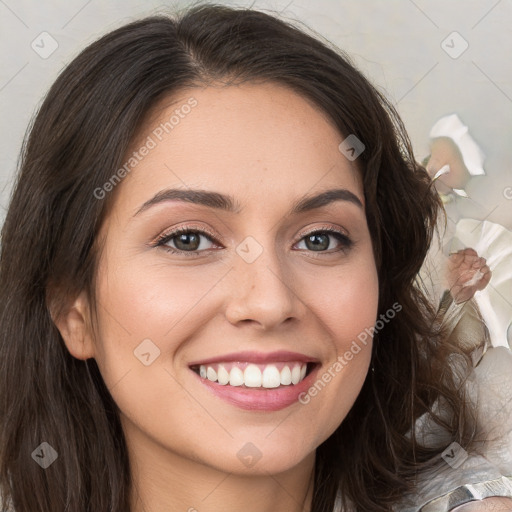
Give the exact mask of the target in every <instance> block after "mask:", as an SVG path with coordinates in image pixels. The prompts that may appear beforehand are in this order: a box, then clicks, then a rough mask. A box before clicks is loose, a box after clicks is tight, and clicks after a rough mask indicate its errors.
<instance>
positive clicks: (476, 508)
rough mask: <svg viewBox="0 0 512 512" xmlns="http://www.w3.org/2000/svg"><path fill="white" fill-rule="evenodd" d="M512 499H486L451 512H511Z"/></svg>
mask: <svg viewBox="0 0 512 512" xmlns="http://www.w3.org/2000/svg"><path fill="white" fill-rule="evenodd" d="M511 511H512V498H487V499H485V500H482V501H472V502H471V503H467V504H466V505H462V506H460V507H457V508H454V509H453V510H452V512H511Z"/></svg>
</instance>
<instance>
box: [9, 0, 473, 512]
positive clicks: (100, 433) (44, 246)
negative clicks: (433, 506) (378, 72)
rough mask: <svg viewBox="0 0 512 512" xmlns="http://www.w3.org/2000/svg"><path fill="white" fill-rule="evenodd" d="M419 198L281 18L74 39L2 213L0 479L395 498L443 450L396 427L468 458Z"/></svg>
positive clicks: (389, 124)
mask: <svg viewBox="0 0 512 512" xmlns="http://www.w3.org/2000/svg"><path fill="white" fill-rule="evenodd" d="M440 206H441V205H440V202H439V199H438V196H437V194H436V192H435V190H434V189H433V188H432V187H431V181H430V179H429V177H428V175H427V173H426V172H425V170H424V169H423V168H422V167H420V166H419V165H418V164H417V163H415V161H414V158H413V156H412V151H411V147H410V143H409V141H408V138H407V135H406V134H405V132H404V130H403V127H402V124H401V122H400V120H399V117H398V115H397V114H396V113H395V111H394V110H393V108H392V107H391V106H390V105H389V104H388V103H387V101H386V100H385V99H384V98H383V97H382V96H381V95H380V94H379V93H378V92H377V91H376V90H375V89H374V88H373V87H372V86H371V85H370V84H369V83H368V82H367V81H366V79H365V78H364V77H363V76H362V75H361V74H360V73H359V72H358V71H357V70H355V69H354V67H353V66H352V65H351V64H350V63H349V61H348V59H347V58H346V57H344V56H343V55H342V54H341V53H337V52H335V51H334V50H332V49H329V48H328V47H327V46H326V45H325V44H324V43H321V42H320V41H317V40H315V39H313V38H312V37H310V36H308V35H306V34H304V33H303V32H301V31H299V30H298V29H296V28H294V27H292V26H291V25H288V24H286V23H284V22H282V21H279V20H278V19H275V18H273V17H271V16H268V15H266V14H263V13H260V12H256V11H252V10H248V9H247V10H245V9H230V8H227V7H221V6H198V7H195V8H192V9H190V10H189V11H187V12H185V13H183V15H182V16H181V17H180V18H179V19H177V20H172V19H168V18H165V17H152V18H147V19H144V20H141V21H138V22H135V23H132V24H129V25H126V26H124V27H121V28H120V29H118V30H116V31H114V32H112V33H110V34H107V35H106V36H104V37H103V38H101V39H100V40H99V41H97V42H95V43H93V44H92V45H90V46H89V47H88V48H86V49H85V50H84V51H83V52H82V53H81V54H80V55H79V56H78V57H77V58H76V59H75V60H74V61H73V62H71V64H70V65H69V66H68V67H67V68H66V69H65V70H64V71H63V72H62V74H61V76H60V77H59V78H58V80H57V81H56V82H55V84H54V85H53V87H52V88H51V90H50V92H49V93H48V96H47V97H46V99H45V101H44V103H43V105H42V107H41V109H40V111H39V113H38V115H37V118H36V119H35V122H34V124H33V126H32V130H31V134H30V137H29V138H28V141H27V143H26V146H25V148H24V153H23V158H22V161H21V169H20V174H19V177H18V182H17V185H16V187H15V191H14V194H13V197H12V202H11V206H10V208H9V212H8V215H7V218H6V221H5V225H4V227H3V235H2V256H1V257H2V259H1V274H0V285H1V286H0V289H1V290H2V294H3V297H2V304H1V313H0V321H1V328H2V336H1V345H0V347H1V348H0V350H1V355H2V357H1V361H2V363H1V364H2V365H3V367H2V369H3V371H2V372H0V373H1V376H2V382H1V386H0V389H1V391H0V393H1V395H0V396H1V400H0V404H1V412H2V437H1V445H0V446H1V462H0V464H1V470H0V474H1V482H2V489H3V495H4V496H5V497H7V498H8V499H9V500H11V501H12V504H13V506H14V508H15V510H16V512H24V511H30V512H36V511H41V512H42V511H49V510H51V511H57V510H73V511H85V510H97V511H100V510H101V511H103V510H105V511H106V510H112V511H116V512H117V511H119V512H121V511H123V512H124V511H127V510H131V511H133V512H139V511H143V510H146V511H149V510H151V511H157V510H188V511H194V510H197V511H199V512H204V511H214V510H228V511H229V510H239V509H240V508H241V507H244V508H246V509H248V510H251V511H254V512H257V511H267V510H286V511H299V510H305V511H315V512H317V511H332V510H333V509H334V507H335V504H336V506H342V507H343V510H347V511H348V510H358V511H359V510H368V511H369V510H371V511H381V510H382V511H384V510H392V509H393V507H395V508H396V507H400V500H401V498H402V497H403V496H404V495H405V494H406V493H407V492H409V491H411V489H412V488H413V487H414V483H415V481H416V480H417V479H418V475H420V474H421V470H423V469H429V468H432V466H435V467H437V466H441V465H445V464H446V463H445V462H444V460H442V458H441V457H440V450H439V448H438V447H435V448H429V447H428V446H423V445H422V444H420V443H419V442H417V440H416V438H415V435H414V434H413V435H410V433H411V432H414V430H413V429H414V425H415V422H416V420H417V419H418V418H419V417H420V416H422V415H423V414H427V413H431V414H432V416H433V417H436V418H437V419H438V421H439V422H440V423H441V424H442V425H443V426H444V427H445V428H446V429H447V431H448V432H449V437H450V442H449V443H446V446H445V447H447V446H448V445H449V444H450V443H451V442H452V441H455V442H457V443H458V444H459V445H460V446H463V447H464V448H465V449H466V450H468V451H470V450H471V441H472V438H473V435H474V432H475V428H476V427H475V424H473V422H472V421H471V414H470V412H471V411H469V410H466V409H467V407H466V405H465V402H464V392H463V391H462V390H461V388H460V387H459V385H458V380H457V379H456V378H455V377H454V376H453V375H452V374H451V373H450V372H449V371H447V368H448V357H449V356H451V355H453V354H454V353H455V354H457V353H458V354H459V355H460V356H461V357H462V359H463V361H464V365H465V366H464V368H463V371H467V370H469V368H470V366H471V359H470V357H469V355H468V354H467V353H465V352H464V351H463V350H462V349H460V348H458V347H457V346H456V345H455V344H453V343H452V342H451V341H450V339H449V337H448V335H447V334H446V333H445V332H444V330H443V329H442V328H440V327H439V321H437V320H438V319H436V308H434V307H433V306H432V305H431V304H430V303H429V301H428V299H427V298H426V297H425V295H424V294H423V293H422V292H421V290H420V289H419V288H418V287H417V286H416V285H415V278H416V275H417V273H418V270H419V269H420V267H421V264H422V262H423V259H424V257H425V254H426V251H427V250H428V247H429V243H430V240H431V238H432V235H433V226H434V225H435V222H436V218H437V213H438V210H439V208H440ZM439 398H442V399H443V400H445V401H446V403H447V404H448V406H449V410H450V411H451V413H452V414H451V415H449V417H448V418H446V417H445V416H443V415H441V414H438V413H436V410H435V407H434V404H435V403H436V400H438V399H439ZM445 447H443V448H445ZM441 451H442V450H441ZM337 497H338V501H336V498H337ZM7 498H6V499H7ZM419 501H420V500H418V504H419ZM398 509H399V508H398ZM482 510H483V509H482Z"/></svg>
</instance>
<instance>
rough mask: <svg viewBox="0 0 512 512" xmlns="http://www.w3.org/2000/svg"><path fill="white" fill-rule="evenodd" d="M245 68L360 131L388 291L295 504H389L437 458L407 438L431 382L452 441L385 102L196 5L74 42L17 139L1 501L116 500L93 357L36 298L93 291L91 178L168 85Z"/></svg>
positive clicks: (249, 22) (274, 32)
mask: <svg viewBox="0 0 512 512" xmlns="http://www.w3.org/2000/svg"><path fill="white" fill-rule="evenodd" d="M245 81H272V82H275V83H279V84H283V85H286V86H288V87H289V88H290V89H291V90H293V91H295V92H296V93H298V94H300V95H302V96H303V97H304V98H307V99H309V100H311V101H312V102H313V103H314V104H315V105H316V106H317V107H318V109H320V110H321V111H323V112H324V113H325V114H326V115H327V116H328V117H329V118H330V119H331V120H332V121H333V123H334V124H335V125H336V127H337V128H338V129H339V132H340V142H341V140H342V138H344V137H346V136H348V135H350V134H353V135H355V136H357V138H358V139H359V140H360V141H361V142H362V143H363V144H364V146H365V150H364V152H363V153H362V154H361V155H360V156H359V157H358V159H357V162H358V165H359V167H360V169H361V173H362V177H363V182H364V194H365V201H366V216H367V221H368V225H369V229H370V233H371V236H372V242H373V247H374V255H375V260H376V265H377V269H378V275H379V288H380V291H379V315H380V314H383V313H385V312H386V311H387V310H389V309H390V308H392V305H393V304H395V303H397V302H398V303H399V304H400V305H401V306H402V310H401V311H400V313H399V314H397V315H396V317H395V318H394V319H393V320H392V321H390V322H387V323H386V324H385V326H384V327H383V328H382V329H381V330H379V331H378V332H376V334H375V337H374V345H373V353H372V364H373V368H374V371H370V372H369V374H368V376H367V378H366V381H365V383H364V385H363V388H362V390H361V392H360V395H359V396H358V398H357V400H356V402H355V404H354V406H353V408H352V409H351V411H350V412H349V414H348V416H347V417H346V419H345V420H344V421H343V422H342V424H341V425H340V426H339V428H338V429H337V431H336V432H335V433H334V434H333V435H332V436H331V437H330V438H329V439H327V440H326V441H325V442H324V443H323V444H322V445H321V446H320V447H319V448H318V449H317V457H316V465H315V475H314V476H315V479H314V482H315V487H314V497H313V506H312V511H313V512H331V511H332V510H333V506H334V500H335V496H336V494H337V492H338V491H339V492H341V494H342V496H343V499H344V500H345V501H344V503H345V506H346V507H348V506H349V503H352V505H351V506H353V507H354V508H355V509H356V510H358V511H372V512H378V511H386V510H390V509H391V506H392V504H393V503H396V502H397V501H398V500H399V498H400V497H401V496H403V494H404V493H405V492H406V491H407V490H408V489H410V487H411V485H412V484H413V482H414V480H415V478H416V476H417V474H418V472H419V471H420V470H421V469H422V468H423V467H426V466H428V465H431V464H432V460H433V457H437V459H438V458H439V457H438V456H439V453H440V451H439V449H428V448H426V447H424V446H421V445H420V444H419V443H418V442H416V439H415V436H414V435H412V436H410V435H408V432H409V431H410V430H411V429H412V427H413V425H414V422H415V420H416V419H417V418H418V417H419V416H421V415H422V414H424V413H426V412H428V411H430V410H431V409H432V406H433V404H434V402H435V400H436V399H437V398H439V397H441V398H443V400H444V401H445V402H446V403H447V404H448V405H449V407H450V410H451V411H452V412H453V414H452V416H451V419H450V420H448V421H447V422H445V423H444V426H445V427H446V428H447V429H448V431H449V432H450V434H451V437H452V440H453V441H458V442H459V443H460V444H461V445H463V446H467V444H468V442H469V437H470V431H471V429H470V428H469V425H470V424H469V423H467V422H466V421H465V418H466V417H467V413H466V411H465V410H464V400H463V398H464V397H463V395H462V391H461V390H460V387H459V385H458V384H457V383H456V382H455V381H454V380H453V379H452V378H451V377H450V376H449V372H446V368H447V366H448V363H447V361H446V359H447V357H448V355H449V353H450V352H451V351H456V350H457V349H456V347H454V346H451V345H450V344H449V343H448V341H447V340H446V339H445V337H444V336H445V335H444V334H443V332H442V330H440V329H439V326H438V325H437V323H436V308H435V307H434V306H433V305H432V304H430V302H429V301H428V300H427V299H426V296H425V294H424V292H423V291H422V290H421V288H420V286H419V284H418V282H417V274H418V271H419V269H420V267H421V265H422V263H423V260H424V258H425V255H426V253H427V250H428V248H429V245H430V243H431V240H432V237H433V234H434V227H435V224H436V219H437V214H438V212H439V209H440V208H441V204H440V202H439V199H438V196H437V194H436V192H435V190H434V189H433V188H432V187H431V181H430V178H429V177H428V175H427V173H426V171H425V170H424V168H423V167H421V166H420V165H419V164H418V163H416V161H415V160H414V157H413V154H412V149H411V145H410V142H409V139H408V137H407V135H406V133H405V130H404V128H403V126H402V123H401V121H400V118H399V116H398V114H397V113H396V112H395V109H394V108H393V106H392V105H391V104H390V102H389V101H387V100H386V98H385V97H384V96H383V95H382V94H381V93H380V92H378V91H377V90H376V89H375V88H374V87H373V86H372V85H371V84H370V83H369V82H368V81H367V80H366V79H365V77H364V76H363V75H362V74H361V73H360V72H359V71H357V70H356V68H355V67H354V66H353V65H352V64H351V63H350V60H349V58H348V57H347V56H346V55H344V53H343V52H342V51H341V50H339V49H338V48H336V47H334V46H333V45H331V44H330V43H329V42H327V41H322V40H321V38H320V36H318V37H316V38H315V37H313V36H311V35H308V34H307V33H306V31H305V30H301V28H300V27H298V26H294V24H293V23H292V22H286V21H283V20H280V19H278V18H277V17H274V16H271V15H268V14H265V13H263V12H258V11H254V10H251V9H233V8H229V7H225V6H219V5H199V6H195V7H193V8H189V9H187V10H185V11H184V12H183V13H180V15H179V16H176V17H175V18H174V17H167V16H163V15H159V16H152V17H149V18H146V19H142V20H140V21H136V22H133V23H130V24H128V25H125V26H122V27H121V28H119V29H117V30H115V31H113V32H111V33H108V34H107V35H105V36H104V37H102V38H101V39H99V40H98V41H96V42H94V43H93V44H91V45H90V46H88V47H87V48H86V49H85V50H84V51H83V52H82V53H80V54H79V55H78V56H77V57H76V58H75V59H74V60H73V61H72V62H71V63H70V64H69V65H68V66H67V67H66V68H65V69H64V70H63V72H62V73H61V74H60V76H59V77H58V79H57V80H56V82H55V83H54V84H53V86H52V87H51V89H50V91H49V92H48V94H47V96H46V98H45V100H44V102H43V103H42V105H41V107H40V110H39V112H38V114H37V116H36V117H35V120H34V122H33V125H32V126H31V129H30V135H29V136H28V138H27V139H26V141H25V142H24V146H23V151H22V155H21V158H20V169H19V173H18V176H17V182H16V184H15V187H14V191H13V194H12V199H11V203H10V207H9V210H8V214H7V217H6V220H5V224H4V226H3V229H2V248H1V260H0V265H1V267H0V294H1V301H0V417H1V430H0V484H1V488H0V489H1V492H2V494H3V496H4V500H12V503H13V505H14V507H15V509H16V512H48V511H50V510H51V511H52V512H57V511H59V510H70V511H73V512H86V511H89V510H95V511H101V512H103V511H107V510H108V511H112V512H126V511H128V510H129V509H130V506H129V497H130V490H131V482H130V463H129V459H128V455H127V450H126V445H125V441H124V437H123V431H122V428H121V425H120V421H119V415H118V413H119V411H118V409H117V406H116V404H115V403H114V401H113V399H112V397H111V395H110V393H109V391H108V389H107V388H106V386H105V384H104V382H103V379H102V377H101V374H100V372H99V369H98V366H97V364H96V362H95V360H94V359H88V360H86V361H82V360H78V359H76V358H74V357H72V356H71V355H70V354H69V352H68V351H67V349H66V346H65V345H64V343H63V340H62V338H61V336H60V333H59V331H58V330H57V328H56V326H55V325H54V323H53V322H52V316H51V315H50V306H51V307H52V308H53V307H54V304H55V303H60V304H61V305H62V307H64V304H66V303H67V302H69V300H70V299H72V298H73V297H75V296H76V295H77V294H78V293H79V292H81V291H83V290H86V291H87V293H88V294H89V297H90V300H91V301H92V302H94V280H95V269H96V263H97V260H98V251H97V246H99V244H97V242H98V240H97V234H98V232H99V228H100V226H101V224H102V222H103V220H104V218H105V216H106V215H107V213H108V208H109V206H110V205H111V204H112V198H113V194H110V196H108V197H106V198H104V199H102V200H98V199H96V198H95V196H94V190H95V189H97V188H98V187H102V186H103V184H104V183H105V182H107V181H108V180H109V178H110V177H111V176H112V175H113V174H114V172H115V171H116V169H119V168H120V167H121V166H122V164H123V161H124V156H125V154H126V152H127V149H128V148H129V146H130V144H131V143H132V142H133V140H134V138H135V137H136V136H137V133H138V129H139V128H140V126H141V123H142V122H143V120H144V118H145V116H146V115H147V113H148V112H150V110H151V109H152V108H154V107H155V105H157V104H158V102H159V101H161V100H162V99H163V98H166V97H170V96H171V95H173V94H175V93H177V92H179V91H180V90H181V89H183V88H185V87H196V86H205V85H208V84H212V83H219V82H222V83H225V84H226V85H229V84H237V83H242V82H245ZM52 311H53V309H52ZM439 421H441V420H440V419H439ZM43 441H46V442H48V443H49V444H50V445H52V446H59V447H60V449H59V463H58V464H53V465H51V466H50V467H49V468H48V469H46V470H45V471H43V470H41V468H40V467H39V466H38V465H37V464H35V463H34V461H33V460H32V457H31V454H32V452H33V451H34V449H35V448H36V447H37V446H38V445H40V443H41V442H43ZM437 459H436V460H437Z"/></svg>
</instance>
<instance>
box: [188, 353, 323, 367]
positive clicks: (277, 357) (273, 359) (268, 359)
mask: <svg viewBox="0 0 512 512" xmlns="http://www.w3.org/2000/svg"><path fill="white" fill-rule="evenodd" d="M286 361H301V362H303V363H317V362H318V359H316V358H314V357H309V356H306V355H304V354H299V353H298V352H289V351H286V350H278V351H276V352H269V353H266V354H265V353H263V352H251V351H245V352H232V353H231V354H224V355H222V356H216V357H211V358H210V359H203V360H201V361H194V362H192V363H189V366H199V365H201V364H203V365H207V364H210V363H223V362H226V363H227V362H248V363H259V364H265V363H279V362H286Z"/></svg>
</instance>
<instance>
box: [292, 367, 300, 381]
mask: <svg viewBox="0 0 512 512" xmlns="http://www.w3.org/2000/svg"><path fill="white" fill-rule="evenodd" d="M299 382H300V366H294V367H293V370H292V384H298V383H299Z"/></svg>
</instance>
